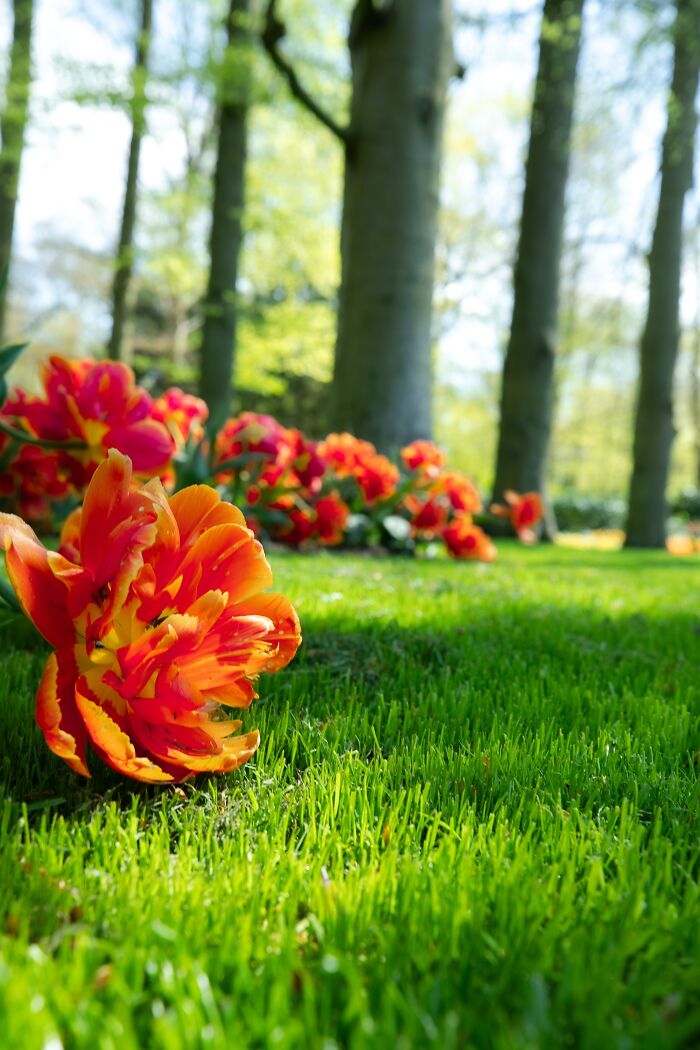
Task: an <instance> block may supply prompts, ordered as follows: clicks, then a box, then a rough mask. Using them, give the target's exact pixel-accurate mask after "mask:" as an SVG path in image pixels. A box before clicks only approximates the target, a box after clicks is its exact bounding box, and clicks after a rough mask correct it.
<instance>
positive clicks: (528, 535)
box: [491, 489, 544, 543]
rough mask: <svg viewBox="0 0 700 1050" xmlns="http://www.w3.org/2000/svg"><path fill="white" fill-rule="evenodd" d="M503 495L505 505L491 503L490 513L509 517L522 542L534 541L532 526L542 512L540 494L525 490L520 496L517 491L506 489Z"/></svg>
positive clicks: (535, 537)
mask: <svg viewBox="0 0 700 1050" xmlns="http://www.w3.org/2000/svg"><path fill="white" fill-rule="evenodd" d="M503 496H504V499H505V501H506V506H504V505H503V504H502V503H492V504H491V513H492V514H495V515H496V516H497V517H500V518H510V521H511V525H512V526H513V530H514V532H515V533H516V534H517V536H518V537H519V538H520V539H521V540H522V541H523V543H534V542H535V541H536V539H537V536H536V534H535V532H534V526H535V525H536V524H537V522H538V521H539V520H540V519H541V517H542V514H543V513H544V510H543V507H542V499H541V497H540V495H539V494H538V493H537V492H526V493H525V495H524V496H521V495H520V493H519V492H513V491H512V490H510V489H508V490H507V491H506V492H504V493H503Z"/></svg>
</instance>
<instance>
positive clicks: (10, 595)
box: [0, 576, 22, 612]
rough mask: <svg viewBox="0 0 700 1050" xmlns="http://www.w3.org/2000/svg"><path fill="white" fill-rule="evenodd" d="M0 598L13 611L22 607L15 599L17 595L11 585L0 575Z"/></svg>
mask: <svg viewBox="0 0 700 1050" xmlns="http://www.w3.org/2000/svg"><path fill="white" fill-rule="evenodd" d="M0 598H2V600H3V601H4V602H5V604H6V605H9V607H10V608H11V609H12V611H13V612H22V608H21V606H20V604H19V602H18V601H17V596H16V595H15V592H14V591H13V590H12V586H11V585H10V584H9V583H8V582H7V580H6V579H5V578H4V577H3V576H0Z"/></svg>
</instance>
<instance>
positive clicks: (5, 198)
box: [0, 0, 33, 346]
mask: <svg viewBox="0 0 700 1050" xmlns="http://www.w3.org/2000/svg"><path fill="white" fill-rule="evenodd" d="M12 6H13V14H14V29H13V34H12V45H11V48H10V65H9V69H8V74H7V91H6V103H5V109H4V110H3V112H2V115H0V138H1V139H2V145H1V146H0V346H1V345H2V343H3V337H4V331H5V309H6V305H7V275H8V273H9V268H10V255H11V252H12V233H13V230H14V225H15V208H16V205H17V187H18V184H19V170H20V164H21V161H22V150H23V148H24V132H25V128H26V125H27V110H28V106H29V89H30V85H31V80H32V66H31V44H32V14H33V0H14V2H13V5H12Z"/></svg>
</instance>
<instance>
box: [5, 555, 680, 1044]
mask: <svg viewBox="0 0 700 1050" xmlns="http://www.w3.org/2000/svg"><path fill="white" fill-rule="evenodd" d="M273 565H274V570H275V579H276V581H277V583H278V585H280V586H281V587H282V589H283V590H284V591H285V593H287V594H289V596H290V598H291V599H292V600H293V601H294V603H295V605H296V606H297V607H298V608H299V611H300V614H301V617H302V621H303V622H304V625H305V633H306V643H305V646H304V647H302V650H301V652H300V657H299V658H298V659H297V661H295V663H294V664H292V665H291V667H290V668H289V669H288V670H287V671H285V672H283V673H281V674H279V675H276V676H274V680H273V681H271V683H270V686H269V688H268V689H267V690H266V699H265V701H264V703H263V702H261V703H259V704H258V705H257V707H256V708H254V712H255V724H256V725H257V726H258V727H259V729H260V731H261V735H262V740H263V743H262V746H261V748H260V751H259V752H258V755H257V756H256V758H255V759H254V760H253V761H252V762H251V763H249V764H248V765H247V766H246V767H244V768H243V769H242V770H240V771H238V772H237V773H235V774H233V775H232V776H231V777H230V778H221V779H211V780H207V779H204V780H202V779H199V780H196V781H194V782H193V783H187V784H185V785H183V786H182V787H179V788H176V789H172V790H163V789H157V790H155V791H154V790H153V789H150V788H141V789H138V790H134V789H133V788H132V787H131V786H130V785H127V784H125V783H123V782H120V781H119V780H118V779H117V777H116V776H113V775H111V774H110V773H109V771H104V770H101V769H96V770H95V777H94V779H93V781H92V782H90V784H89V786H86V785H85V782H84V781H82V780H80V781H78V779H77V778H75V777H74V775H73V774H71V773H70V771H69V770H68V769H67V768H66V767H65V766H64V764H63V763H62V762H60V761H59V760H57V759H56V760H53V759H50V760H49V761H47V757H46V751H45V747H44V743H43V740H42V738H41V734H40V733H39V731H38V730H37V729H36V727H35V726H34V725H33V724H32V715H31V711H32V695H33V685H34V682H35V680H36V677H37V675H38V673H39V670H40V668H41V666H42V664H43V662H44V659H45V652H44V648H43V646H42V645H37V642H36V640H35V639H34V638H33V637H30V636H29V634H28V631H27V630H26V628H25V625H24V624H23V623H22V622H20V621H17V622H16V623H15V622H12V623H8V622H7V621H6V622H5V624H4V627H3V630H4V635H3V637H4V646H3V651H2V654H0V708H1V709H2V720H3V739H4V743H3V749H2V755H1V756H0V785H1V787H0V794H1V795H2V798H3V802H2V806H1V808H0V814H1V817H0V1025H1V1026H2V1031H3V1045H4V1046H5V1047H7V1050H20V1048H21V1050H35V1048H36V1050H38V1048H39V1047H46V1046H51V1045H55V1046H58V1045H59V1042H60V1043H62V1044H63V1045H65V1046H71V1047H74V1048H75V1050H89V1048H93V1047H95V1046H98V1045H99V1046H100V1047H103V1048H105V1050H110V1048H114V1047H119V1048H120V1050H136V1048H137V1047H143V1046H149V1047H152V1048H153V1050H165V1048H166V1047H167V1048H168V1050H185V1048H189V1047H192V1046H199V1045H202V1046H204V1045H206V1046H209V1047H212V1048H213V1050H224V1048H228V1047H230V1046H231V1045H236V1046H240V1047H242V1048H246V1047H251V1048H253V1047H255V1048H259V1050H260V1048H262V1047H270V1046H280V1047H282V1048H288V1050H291V1048H295V1047H299V1046H308V1047H320V1046H322V1045H325V1046H331V1045H332V1042H331V1041H334V1042H335V1044H336V1045H339V1046H344V1047H349V1048H355V1050H360V1048H364V1047H378V1046H385V1047H389V1046H391V1047H393V1046H404V1047H425V1046H427V1045H435V1046H439V1047H444V1048H446V1050H448V1048H456V1047H460V1046H473V1047H476V1048H479V1050H481V1048H484V1050H486V1048H488V1050H492V1048H493V1050H507V1048H511V1047H513V1046H545V1045H546V1046H561V1045H565V1044H571V1045H577V1046H581V1047H598V1046H606V1047H611V1048H614V1050H622V1048H623V1047H643V1046H648V1047H651V1046H654V1047H661V1048H666V1050H671V1048H679V1050H680V1047H681V1046H691V1045H694V1044H695V1043H696V1042H697V1039H698V1035H699V1034H700V1028H699V1025H700V996H699V991H698V990H699V989H700V954H699V944H700V938H699V937H698V882H697V879H698V861H699V855H698V841H697V814H698V812H700V794H699V790H700V787H699V782H698V776H697V769H696V765H695V763H696V753H697V742H698V731H699V729H700V725H699V723H698V712H697V704H696V694H697V685H696V678H697V666H698V662H699V661H700V637H699V636H698V634H697V631H696V625H697V600H696V595H697V592H698V587H700V567H699V565H698V564H689V563H687V562H685V563H683V564H682V565H680V564H678V563H677V562H672V561H671V560H670V559H668V558H667V557H665V556H664V555H662V554H637V553H633V552H624V553H622V554H618V555H608V554H597V555H596V554H592V553H586V554H582V553H580V552H569V551H560V550H557V549H556V548H552V547H546V548H545V547H539V548H534V549H533V548H531V549H525V548H518V549H516V548H515V547H512V546H510V545H505V546H503V547H502V549H501V558H500V560H499V562H498V563H497V564H496V565H489V566H483V567H482V566H480V567H477V569H476V570H475V571H467V568H466V567H464V566H460V565H455V564H450V565H448V564H446V562H445V561H444V560H442V559H437V560H433V561H430V562H427V561H420V562H419V561H413V562H411V563H410V564H409V563H407V562H405V561H402V560H401V559H387V558H377V559H371V560H370V559H368V558H367V557H352V556H350V555H348V556H347V558H344V559H343V561H342V563H339V562H338V560H337V559H335V558H330V557H328V556H322V555H321V556H317V557H312V558H300V557H297V556H295V555H290V554H284V555H283V554H279V555H276V556H275V558H274V560H273ZM631 579H634V580H635V586H634V587H631V586H630V580H631Z"/></svg>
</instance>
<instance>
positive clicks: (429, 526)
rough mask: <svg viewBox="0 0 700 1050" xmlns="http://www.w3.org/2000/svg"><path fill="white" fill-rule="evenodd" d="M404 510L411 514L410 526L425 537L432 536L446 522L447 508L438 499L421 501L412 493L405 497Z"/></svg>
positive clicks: (429, 498)
mask: <svg viewBox="0 0 700 1050" xmlns="http://www.w3.org/2000/svg"><path fill="white" fill-rule="evenodd" d="M405 504H406V509H407V510H408V511H409V513H410V514H411V526H412V528H413V529H414V531H415V532H421V533H424V534H425V536H426V537H428V538H430V537H431V536H434V535H435V534H436V533H437V532H439V531H440V529H441V528H442V527H443V526H444V525H445V523H446V522H447V513H448V510H447V507H446V506H445V504H444V503H443V502H442V501H441V500H440V499H439V498H438V497H428V499H425V500H423V499H421V497H420V496H418V495H415V494H414V493H411V494H409V495H408V496H406V499H405Z"/></svg>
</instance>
